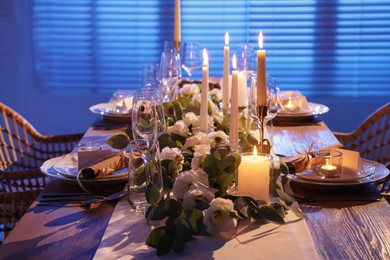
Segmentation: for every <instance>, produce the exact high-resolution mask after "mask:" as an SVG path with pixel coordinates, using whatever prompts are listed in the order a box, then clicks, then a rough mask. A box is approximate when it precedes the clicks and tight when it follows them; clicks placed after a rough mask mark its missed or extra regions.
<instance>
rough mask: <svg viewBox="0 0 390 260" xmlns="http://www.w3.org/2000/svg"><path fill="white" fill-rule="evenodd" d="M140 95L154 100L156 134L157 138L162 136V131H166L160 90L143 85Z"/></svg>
mask: <svg viewBox="0 0 390 260" xmlns="http://www.w3.org/2000/svg"><path fill="white" fill-rule="evenodd" d="M139 92H141V93H144V94H146V95H151V96H153V97H154V99H155V101H156V102H155V103H156V104H155V105H156V124H157V126H156V127H157V130H156V134H157V137H159V136H160V135H162V134H163V133H164V131H165V130H166V129H167V125H166V120H165V113H164V105H163V99H164V96H163V94H162V92H161V90H160V89H158V88H156V87H154V86H151V85H144V86H143V87H142V89H141V90H140V91H139Z"/></svg>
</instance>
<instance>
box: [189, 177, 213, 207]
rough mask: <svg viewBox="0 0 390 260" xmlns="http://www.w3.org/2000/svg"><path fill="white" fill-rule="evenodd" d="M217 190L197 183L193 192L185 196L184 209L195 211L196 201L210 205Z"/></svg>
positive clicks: (190, 191)
mask: <svg viewBox="0 0 390 260" xmlns="http://www.w3.org/2000/svg"><path fill="white" fill-rule="evenodd" d="M216 191H217V190H216V189H212V188H210V187H207V186H203V185H200V184H199V183H195V184H194V185H193V186H192V187H191V190H189V191H187V192H186V194H184V199H183V209H193V208H194V207H195V206H196V201H203V202H205V203H210V201H212V200H213V199H214V198H215V194H214V193H215V192H216Z"/></svg>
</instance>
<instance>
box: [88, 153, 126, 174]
mask: <svg viewBox="0 0 390 260" xmlns="http://www.w3.org/2000/svg"><path fill="white" fill-rule="evenodd" d="M128 165H129V155H128V154H127V153H121V154H116V155H114V156H111V157H108V158H103V159H100V160H98V161H95V162H94V163H92V164H90V165H88V166H86V167H84V168H82V169H80V174H81V176H82V177H84V178H85V179H97V178H101V177H104V176H106V175H109V174H111V173H113V172H115V171H119V170H121V169H124V168H126V167H128Z"/></svg>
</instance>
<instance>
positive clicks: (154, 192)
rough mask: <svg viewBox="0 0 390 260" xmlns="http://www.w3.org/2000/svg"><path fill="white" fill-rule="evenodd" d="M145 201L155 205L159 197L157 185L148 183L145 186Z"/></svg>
mask: <svg viewBox="0 0 390 260" xmlns="http://www.w3.org/2000/svg"><path fill="white" fill-rule="evenodd" d="M145 196H146V201H147V202H148V203H149V204H150V205H157V203H158V201H159V199H160V191H159V190H158V188H157V186H156V185H155V184H149V185H148V186H147V187H146V194H145Z"/></svg>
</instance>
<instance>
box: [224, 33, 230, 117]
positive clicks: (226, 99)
mask: <svg viewBox="0 0 390 260" xmlns="http://www.w3.org/2000/svg"><path fill="white" fill-rule="evenodd" d="M229 55H230V47H229V34H228V33H226V34H225V46H224V49H223V86H222V109H223V110H224V111H227V109H229V92H230V87H229Z"/></svg>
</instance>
